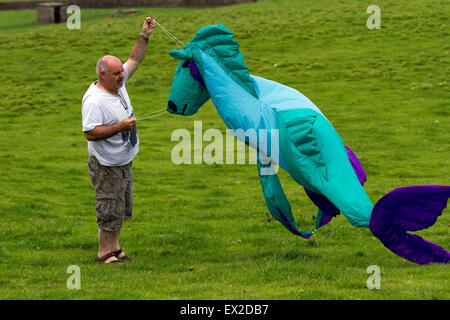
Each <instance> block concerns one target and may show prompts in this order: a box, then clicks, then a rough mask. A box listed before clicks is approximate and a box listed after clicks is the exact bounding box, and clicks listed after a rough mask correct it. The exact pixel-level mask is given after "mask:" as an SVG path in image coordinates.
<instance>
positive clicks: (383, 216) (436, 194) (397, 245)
mask: <svg viewBox="0 0 450 320" xmlns="http://www.w3.org/2000/svg"><path fill="white" fill-rule="evenodd" d="M449 197H450V186H444V185H422V186H409V187H402V188H397V189H394V190H392V191H391V192H389V193H387V194H386V195H384V196H383V197H382V198H381V199H380V200H379V201H378V202H377V204H376V205H375V207H374V208H373V210H372V216H371V218H370V226H369V228H370V231H371V232H372V233H373V234H374V235H375V236H376V237H377V238H378V239H380V241H381V242H382V243H383V244H384V246H385V247H387V248H388V249H389V250H391V251H392V252H394V253H396V254H397V255H399V256H401V257H403V258H405V259H407V260H409V261H412V262H415V263H418V264H430V263H444V264H445V263H449V262H450V254H449V252H447V251H446V250H445V249H444V248H442V247H440V246H438V245H437V244H434V243H432V242H430V241H427V240H425V239H423V238H422V237H419V236H417V235H414V234H411V233H409V232H406V231H417V230H421V229H426V228H428V227H430V226H432V225H433V224H434V223H435V222H436V220H437V218H438V217H439V216H440V215H441V214H442V211H443V210H444V209H445V207H446V206H447V200H448V198H449Z"/></svg>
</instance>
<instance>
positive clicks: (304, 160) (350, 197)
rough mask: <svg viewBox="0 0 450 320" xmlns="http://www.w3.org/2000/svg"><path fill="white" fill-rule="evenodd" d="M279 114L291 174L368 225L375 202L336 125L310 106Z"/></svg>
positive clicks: (359, 223) (354, 222) (351, 218)
mask: <svg viewBox="0 0 450 320" xmlns="http://www.w3.org/2000/svg"><path fill="white" fill-rule="evenodd" d="M277 116H278V128H279V130H280V132H279V137H280V149H281V152H282V154H283V158H284V159H285V164H286V168H287V171H288V172H289V174H290V175H291V177H292V178H293V179H294V180H295V181H296V182H297V183H299V184H301V185H302V186H304V187H305V188H307V189H308V190H309V191H312V192H313V193H316V194H319V195H323V196H324V197H326V199H328V200H329V201H330V202H331V203H332V204H333V205H334V206H335V207H336V208H337V209H338V210H339V211H341V212H342V213H343V214H344V216H345V217H346V218H347V220H348V221H349V222H350V223H351V224H352V225H354V226H356V227H368V226H369V221H370V215H371V213H372V208H373V205H372V203H371V201H370V199H369V197H368V196H367V194H366V192H365V190H364V188H363V187H362V186H361V182H360V181H359V179H358V176H357V175H356V173H355V170H354V168H353V167H352V164H351V163H350V160H349V154H348V153H347V150H346V148H345V146H344V143H343V142H342V139H341V138H340V136H339V135H338V133H337V132H336V130H335V129H334V128H333V126H332V125H331V124H330V123H329V122H328V120H327V119H325V118H324V117H323V116H322V115H321V114H319V113H317V112H316V111H314V110H310V109H293V110H286V111H280V112H278V113H277Z"/></svg>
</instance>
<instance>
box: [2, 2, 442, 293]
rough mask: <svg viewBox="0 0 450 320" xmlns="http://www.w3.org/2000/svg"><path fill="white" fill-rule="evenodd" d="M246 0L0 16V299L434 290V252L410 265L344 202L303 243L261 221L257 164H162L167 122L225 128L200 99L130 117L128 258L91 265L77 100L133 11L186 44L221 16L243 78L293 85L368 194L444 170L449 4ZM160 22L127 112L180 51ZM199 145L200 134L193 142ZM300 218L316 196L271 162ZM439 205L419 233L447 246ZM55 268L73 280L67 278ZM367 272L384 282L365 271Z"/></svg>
mask: <svg viewBox="0 0 450 320" xmlns="http://www.w3.org/2000/svg"><path fill="white" fill-rule="evenodd" d="M370 4H373V3H372V2H370V3H368V2H364V1H352V0H342V1H338V2H336V1H327V0H321V1H317V0H316V1H290V0H280V1H260V2H258V3H251V4H245V5H240V6H231V7H222V8H215V9H183V8H173V9H169V8H139V9H138V10H139V11H140V12H141V13H142V15H140V16H129V17H127V16H120V15H119V17H116V18H111V17H109V15H110V13H111V12H115V13H116V15H117V13H118V11H117V10H114V9H101V10H82V12H81V29H80V30H68V29H67V28H66V26H65V25H64V24H59V25H47V26H38V25H37V24H36V13H35V11H17V12H13V11H2V12H0V58H1V61H2V64H1V65H0V72H1V74H2V75H3V76H4V77H3V80H2V83H1V85H0V96H1V97H2V99H1V102H0V119H1V122H2V125H1V127H2V130H1V132H2V136H3V138H2V139H1V140H0V159H1V165H0V184H1V189H2V190H1V195H2V196H1V198H0V234H1V241H0V259H1V263H0V298H1V299H449V298H450V290H449V287H450V286H449V278H448V271H449V269H448V266H445V265H429V266H419V265H416V264H413V263H410V262H408V261H406V260H403V259H402V258H400V257H398V256H396V255H395V254H393V253H392V252H390V251H389V250H387V249H386V248H385V247H384V246H383V245H382V244H381V243H380V242H379V241H378V240H377V239H376V238H375V237H374V236H372V235H371V233H370V231H369V230H368V229H363V228H355V227H352V226H351V225H350V224H349V223H348V222H347V221H346V220H345V218H344V217H343V216H342V215H341V216H338V217H337V218H336V219H334V220H333V221H332V222H331V223H330V224H328V225H326V226H325V227H323V228H322V229H320V230H319V232H318V235H317V242H315V241H314V240H311V241H307V240H303V239H301V238H299V237H295V236H293V235H292V234H290V233H289V232H288V231H286V230H285V229H284V228H283V227H282V226H281V224H279V223H278V222H276V221H269V220H268V219H267V212H268V211H267V208H266V206H265V202H264V198H263V196H262V193H261V187H260V185H259V180H258V177H257V169H256V166H255V165H250V164H249V165H206V164H202V165H175V164H173V163H172V162H171V158H170V156H171V150H172V148H173V147H174V146H175V145H176V142H172V141H171V134H172V132H173V131H174V130H175V129H178V128H186V129H188V130H190V131H191V132H193V131H192V130H193V126H194V122H193V121H194V120H203V130H206V129H209V128H218V129H220V130H222V131H223V132H225V129H226V128H225V125H224V124H223V122H222V120H221V119H220V117H219V116H218V114H217V112H216V110H215V108H214V106H213V105H212V103H211V102H210V101H209V102H208V103H207V104H206V105H205V106H204V107H203V108H202V109H200V111H199V112H198V113H197V114H196V115H194V116H193V117H177V116H171V115H168V114H166V115H163V116H161V117H157V118H153V119H147V120H142V121H141V122H138V134H139V138H140V142H141V145H140V153H139V155H138V156H137V157H136V158H135V161H133V170H134V171H133V172H134V179H135V211H134V218H133V220H132V221H130V222H128V223H126V224H125V227H124V229H123V231H122V235H121V245H122V247H123V248H124V249H125V250H126V252H127V253H128V254H129V255H130V256H132V257H133V258H134V261H133V262H132V263H126V264H122V265H114V266H113V265H98V264H95V263H94V258H95V256H96V253H97V226H96V217H95V192H94V190H93V188H92V186H91V183H90V179H89V174H88V169H87V158H88V154H87V144H86V141H85V138H84V136H83V134H82V130H81V98H82V96H83V94H84V92H85V91H86V89H87V87H88V86H89V84H90V83H91V82H92V81H94V80H95V78H96V75H95V64H96V62H97V59H98V58H99V57H100V56H102V55H105V54H113V55H116V56H118V57H120V58H121V59H123V60H125V59H126V57H127V55H128V53H129V51H130V49H131V47H132V45H133V44H134V42H135V40H136V38H137V36H138V34H139V32H140V27H141V25H142V22H143V18H144V17H145V16H146V15H152V16H154V17H156V19H157V20H158V22H160V23H161V24H162V25H163V26H165V27H166V28H167V29H168V30H170V31H171V32H172V33H174V34H175V35H176V36H177V38H179V39H180V40H181V41H183V42H184V43H187V42H189V40H190V39H191V38H192V36H193V35H194V34H195V32H196V31H197V30H198V29H199V28H200V27H203V26H205V25H209V24H217V23H224V24H225V25H226V26H227V27H228V28H229V29H230V30H232V31H233V32H234V33H235V35H236V37H235V39H236V40H237V41H238V42H239V43H240V45H241V52H242V53H243V54H244V57H245V61H246V63H247V66H248V67H249V70H250V72H251V73H252V74H254V75H258V76H262V77H265V78H268V79H272V80H275V81H278V82H281V83H283V84H286V85H288V86H291V87H294V88H296V89H298V90H299V91H301V92H302V93H303V94H305V95H306V96H307V97H309V98H310V99H311V100H312V101H313V102H315V104H316V105H317V106H318V107H319V108H321V110H322V111H323V112H324V113H325V115H326V116H327V117H328V119H329V120H330V121H331V122H332V123H333V125H334V126H335V128H336V129H337V131H338V132H339V133H340V135H341V136H342V138H343V140H344V142H345V143H346V145H348V146H350V147H351V148H352V149H353V151H354V152H355V153H356V154H357V155H358V157H359V158H360V160H361V162H362V163H363V165H364V167H365V169H366V172H367V174H368V181H367V184H366V186H365V188H366V190H367V193H368V194H369V196H370V198H371V199H372V201H373V202H374V203H375V202H376V201H377V200H378V199H379V198H380V197H381V196H382V195H384V194H385V193H387V192H388V191H390V190H392V189H394V188H396V187H400V186H407V185H416V184H449V182H450V179H449V158H450V150H449V141H450V125H449V119H450V118H449V116H450V110H449V109H450V108H449V98H450V94H449V78H450V73H449V65H450V55H449V50H450V37H449V31H448V17H449V15H450V7H449V6H448V4H447V3H446V1H434V2H433V3H432V4H431V3H429V1H426V0H417V1H410V0H399V1H395V2H393V1H381V0H379V1H377V2H376V4H377V5H378V6H379V7H380V8H381V29H379V30H368V29H367V27H366V20H367V18H368V17H369V15H370V14H368V13H366V9H367V7H368V6H369V5H370ZM175 48H176V47H175V45H174V44H173V43H172V42H170V40H169V39H168V38H167V37H166V36H165V34H164V33H163V32H161V30H160V29H157V30H156V31H155V32H154V34H153V35H152V38H151V44H150V49H149V51H148V56H147V57H146V59H145V61H144V62H143V64H142V65H141V67H140V69H139V70H138V71H137V73H136V74H135V75H134V76H133V78H131V79H130V81H129V83H128V84H127V89H128V92H129V94H130V97H131V100H132V102H133V106H134V109H135V111H136V114H137V115H138V116H139V114H144V113H148V112H151V111H154V110H158V109H161V108H164V107H165V105H166V103H167V98H168V94H169V89H170V85H171V82H172V76H173V73H174V70H175V67H176V65H177V63H178V62H177V61H175V60H173V59H172V58H171V57H170V56H169V55H168V52H169V51H170V50H172V49H175ZM204 146H205V145H204ZM280 180H281V182H282V184H283V186H284V189H285V192H286V195H287V197H288V199H290V201H291V205H292V207H293V211H294V214H295V216H296V218H297V219H298V224H299V225H300V226H301V228H303V229H304V230H312V229H313V226H314V219H313V216H314V215H315V211H316V209H315V208H314V206H313V205H312V204H311V202H310V201H309V200H308V199H307V197H306V195H305V193H304V191H303V189H302V188H301V187H300V186H299V185H297V184H296V183H295V182H293V181H292V180H291V179H290V178H289V177H288V176H287V174H286V173H285V172H280ZM449 225H450V216H449V210H448V209H446V210H445V211H444V213H443V215H442V216H441V217H440V218H439V220H438V221H437V223H436V224H435V225H434V226H433V227H431V228H430V229H428V230H424V231H420V232H418V234H420V235H421V236H424V237H425V238H427V239H428V240H431V241H433V242H436V243H438V244H440V245H441V246H443V247H444V248H447V249H449V248H450V238H449V237H448V234H449V233H448V229H449ZM70 265H77V266H79V267H80V270H81V289H80V290H69V289H68V288H67V287H66V280H67V278H68V277H69V274H68V273H66V270H67V268H68V267H69V266H70ZM370 265H377V266H379V267H380V269H381V289H380V290H369V289H368V288H367V286H366V280H367V278H368V277H369V274H368V273H367V272H366V269H367V267H369V266H370Z"/></svg>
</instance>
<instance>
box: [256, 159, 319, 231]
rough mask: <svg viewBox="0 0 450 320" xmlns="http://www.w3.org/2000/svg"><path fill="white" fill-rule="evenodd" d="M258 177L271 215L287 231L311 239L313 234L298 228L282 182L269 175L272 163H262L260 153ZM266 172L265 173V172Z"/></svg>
mask: <svg viewBox="0 0 450 320" xmlns="http://www.w3.org/2000/svg"><path fill="white" fill-rule="evenodd" d="M257 163H258V175H259V180H260V181H261V187H262V191H263V194H264V199H265V200H266V204H267V207H268V209H269V212H270V214H271V215H272V216H273V217H274V218H275V219H277V220H278V221H279V222H280V223H281V224H282V225H283V226H284V227H285V228H286V229H288V230H289V231H290V232H292V233H293V234H295V235H298V236H300V237H302V238H305V239H309V238H310V237H311V235H312V234H313V233H312V232H304V231H301V230H299V229H298V228H297V224H296V223H295V219H294V217H293V215H292V210H291V205H290V204H289V201H288V199H287V198H286V195H285V194H284V191H283V188H282V187H281V184H280V180H279V179H278V176H277V174H276V173H274V172H273V173H272V174H267V170H266V169H268V168H269V167H270V166H271V163H270V161H269V163H268V164H264V163H261V159H260V154H259V153H258V161H257ZM263 170H264V171H263Z"/></svg>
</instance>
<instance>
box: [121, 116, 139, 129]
mask: <svg viewBox="0 0 450 320" xmlns="http://www.w3.org/2000/svg"><path fill="white" fill-rule="evenodd" d="M119 125H120V128H121V130H120V131H128V130H131V129H132V128H133V127H134V126H135V125H136V118H135V117H130V118H126V119H123V120H122V121H120V123H119Z"/></svg>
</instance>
